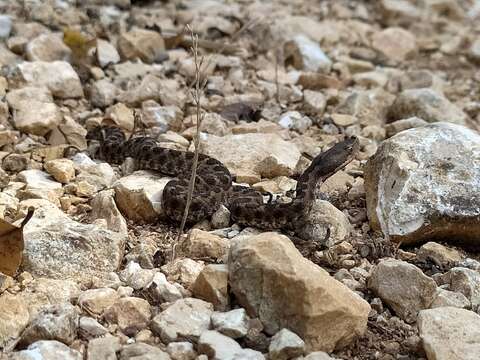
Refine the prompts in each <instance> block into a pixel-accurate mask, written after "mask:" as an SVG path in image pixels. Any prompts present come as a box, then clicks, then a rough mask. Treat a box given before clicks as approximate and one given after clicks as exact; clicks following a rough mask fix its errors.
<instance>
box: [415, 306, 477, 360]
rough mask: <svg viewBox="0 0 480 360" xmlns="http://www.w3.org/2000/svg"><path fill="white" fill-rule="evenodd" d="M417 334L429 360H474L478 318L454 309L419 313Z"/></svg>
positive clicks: (443, 308)
mask: <svg viewBox="0 0 480 360" xmlns="http://www.w3.org/2000/svg"><path fill="white" fill-rule="evenodd" d="M418 331H419V335H420V337H421V339H422V341H423V348H424V350H425V353H426V354H427V358H428V360H477V359H478V356H479V354H480V315H478V314H475V313H474V312H473V311H468V310H465V309H458V308H455V307H439V308H436V309H429V310H422V311H420V313H419V314H418Z"/></svg>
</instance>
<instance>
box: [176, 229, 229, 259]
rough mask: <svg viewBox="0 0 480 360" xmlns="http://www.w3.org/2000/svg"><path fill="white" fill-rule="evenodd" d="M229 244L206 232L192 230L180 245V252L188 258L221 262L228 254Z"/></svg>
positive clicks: (225, 240)
mask: <svg viewBox="0 0 480 360" xmlns="http://www.w3.org/2000/svg"><path fill="white" fill-rule="evenodd" d="M229 246H230V242H229V241H228V240H227V239H225V238H221V237H220V236H217V235H213V234H210V233H209V232H207V231H203V230H199V229H192V230H191V231H190V233H189V234H188V236H187V237H186V238H185V240H184V241H182V243H181V244H180V248H181V249H182V252H183V253H184V254H186V255H187V256H188V257H190V258H193V259H195V258H197V259H203V258H210V259H213V260H221V259H223V258H224V257H225V255H226V254H227V253H228V248H229Z"/></svg>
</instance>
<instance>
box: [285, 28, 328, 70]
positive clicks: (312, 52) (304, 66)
mask: <svg viewBox="0 0 480 360" xmlns="http://www.w3.org/2000/svg"><path fill="white" fill-rule="evenodd" d="M283 51H284V58H285V63H286V64H292V65H293V67H295V68H296V69H298V70H304V71H311V72H321V73H327V74H328V73H329V72H330V69H331V67H332V60H330V59H329V58H328V56H327V55H326V54H325V53H324V52H323V51H322V49H321V48H320V46H319V45H318V43H316V42H315V41H312V40H310V39H309V38H308V37H307V36H304V35H297V36H295V37H294V38H293V39H292V40H290V41H287V42H286V43H285V44H284V45H283Z"/></svg>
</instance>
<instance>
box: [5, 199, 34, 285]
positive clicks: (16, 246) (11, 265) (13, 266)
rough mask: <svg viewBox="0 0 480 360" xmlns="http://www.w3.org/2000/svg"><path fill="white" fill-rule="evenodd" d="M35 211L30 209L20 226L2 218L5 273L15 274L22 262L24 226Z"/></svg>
mask: <svg viewBox="0 0 480 360" xmlns="http://www.w3.org/2000/svg"><path fill="white" fill-rule="evenodd" d="M33 211H34V209H33V208H29V209H28V214H27V216H26V217H25V219H24V220H23V221H22V224H21V225H20V227H18V226H15V225H12V224H10V223H8V222H6V221H5V220H2V219H0V272H1V273H4V274H5V275H9V276H14V275H15V273H16V271H17V269H18V267H19V266H20V264H21V263H22V255H23V227H24V226H25V224H26V223H27V222H28V221H29V220H30V219H31V218H32V216H33Z"/></svg>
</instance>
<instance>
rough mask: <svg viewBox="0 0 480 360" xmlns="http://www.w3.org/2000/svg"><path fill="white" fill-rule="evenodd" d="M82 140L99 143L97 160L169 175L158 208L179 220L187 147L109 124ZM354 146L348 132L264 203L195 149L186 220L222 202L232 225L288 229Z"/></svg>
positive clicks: (187, 171)
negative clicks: (288, 194)
mask: <svg viewBox="0 0 480 360" xmlns="http://www.w3.org/2000/svg"><path fill="white" fill-rule="evenodd" d="M87 139H89V140H97V141H98V142H99V148H98V149H97V152H96V154H95V156H96V157H97V158H99V159H102V160H105V161H107V162H109V163H113V164H121V163H123V161H124V160H125V159H127V158H129V157H130V158H132V159H133V160H134V162H135V167H136V169H145V170H155V171H158V172H160V173H162V174H164V175H167V176H171V177H175V179H172V180H171V181H169V182H168V183H167V185H166V186H165V189H164V191H163V194H162V207H163V209H164V211H165V213H166V215H167V216H168V217H169V218H170V219H172V220H174V221H177V222H180V221H181V218H182V215H183V211H184V209H185V204H186V199H187V189H188V181H189V179H190V173H191V169H192V163H193V157H194V154H193V153H192V152H184V151H178V150H173V149H167V148H163V147H161V146H159V145H158V143H157V142H156V141H155V140H154V139H153V138H150V137H134V138H132V139H129V140H126V137H125V134H124V133H123V132H122V131H121V130H120V129H119V128H115V127H106V126H104V127H97V128H95V129H93V130H90V131H89V132H88V134H87ZM358 149H359V144H358V140H357V139H356V138H354V137H351V138H347V139H346V140H344V141H342V142H340V143H337V144H336V145H334V146H333V147H332V148H331V149H329V150H328V151H326V152H323V153H321V154H320V155H318V156H316V157H315V158H314V159H313V161H312V163H311V164H310V166H309V167H308V168H307V169H306V170H305V171H304V172H303V174H302V175H300V177H299V178H298V181H297V189H296V195H295V198H294V199H293V200H292V201H291V202H289V203H276V202H268V203H264V201H263V196H262V194H261V193H260V192H258V191H255V190H253V189H251V188H248V187H243V186H238V185H232V176H231V174H230V172H229V170H228V169H227V168H226V167H225V166H224V165H223V164H222V163H221V162H220V161H218V160H216V159H214V158H211V157H209V156H206V155H202V154H200V157H199V161H198V167H197V177H196V181H195V188H194V192H193V198H192V203H191V206H190V211H189V216H188V222H189V223H196V222H198V221H200V220H203V219H206V218H209V217H210V216H211V215H212V214H213V213H214V212H215V211H216V210H217V209H218V208H219V207H220V205H222V204H223V205H225V206H226V207H227V208H228V209H229V210H230V213H231V216H232V219H233V220H234V221H235V222H236V223H238V224H241V225H246V226H254V227H258V228H263V229H281V228H292V224H295V223H296V222H297V221H298V220H299V218H301V217H302V216H303V215H304V214H305V213H306V212H308V211H310V209H311V206H312V204H313V200H314V190H315V187H316V186H317V184H318V183H321V182H323V181H325V180H326V179H327V178H328V177H330V176H331V175H333V174H334V173H335V172H337V171H338V170H340V169H342V168H343V167H344V166H345V165H347V164H348V163H349V162H350V161H351V160H352V159H353V158H354V157H355V155H356V153H357V151H358Z"/></svg>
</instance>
